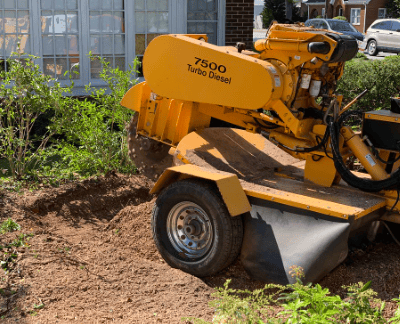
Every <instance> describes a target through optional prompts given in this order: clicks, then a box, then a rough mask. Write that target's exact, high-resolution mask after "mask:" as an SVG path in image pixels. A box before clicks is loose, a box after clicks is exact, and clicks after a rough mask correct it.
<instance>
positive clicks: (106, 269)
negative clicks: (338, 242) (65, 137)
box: [0, 175, 400, 323]
mask: <svg viewBox="0 0 400 324" xmlns="http://www.w3.org/2000/svg"><path fill="white" fill-rule="evenodd" d="M152 185H153V183H152V181H150V180H148V179H147V178H145V177H143V176H132V177H128V176H121V175H111V176H109V177H107V178H105V177H104V178H98V179H91V180H87V181H84V182H82V183H71V184H68V185H65V186H62V187H60V188H48V189H44V190H40V191H34V192H25V193H19V194H18V193H15V194H10V193H6V192H3V193H0V221H1V222H2V221H4V220H5V219H6V218H8V217H11V218H13V219H14V220H16V221H17V222H18V223H19V224H20V225H21V230H20V231H17V232H13V233H9V234H7V235H1V236H0V245H1V246H6V245H7V246H8V248H7V249H2V250H1V251H0V252H1V253H2V255H1V256H2V257H3V258H4V255H5V253H8V254H7V255H8V256H11V255H14V256H15V257H13V258H14V259H13V260H11V261H10V262H9V263H7V270H8V271H9V273H8V274H5V272H4V271H3V270H0V276H1V280H0V289H1V290H0V292H1V293H0V317H1V316H3V317H4V318H2V321H1V323H16V322H17V323H70V322H74V323H107V322H114V323H179V322H180V319H181V317H184V316H194V317H201V318H203V319H206V320H211V319H212V317H213V310H211V309H210V308H209V307H208V302H209V301H210V300H211V294H212V292H213V288H214V287H217V286H221V285H222V284H223V283H224V282H225V281H226V279H232V284H231V286H232V287H233V288H240V289H255V288H261V287H263V286H264V283H261V282H257V281H254V280H251V278H249V276H248V275H247V274H246V273H245V271H244V270H243V267H242V266H241V264H240V262H239V261H236V262H235V263H234V264H233V265H232V266H230V267H229V268H227V269H225V270H223V271H221V272H220V273H219V274H218V275H215V276H212V277H208V278H203V279H199V278H196V277H193V276H191V275H188V274H186V273H183V272H182V271H179V270H176V269H172V268H170V267H169V266H168V265H167V264H166V263H165V262H164V261H163V260H162V259H161V257H160V255H159V254H158V252H157V250H156V248H155V245H154V243H153V240H152V237H151V229H150V218H151V210H152V207H153V203H154V199H155V197H154V196H152V195H150V194H149V189H150V188H151V186H152ZM21 234H26V235H25V236H22V238H21V237H20V235H21ZM30 234H32V236H30ZM18 240H22V242H24V244H23V245H21V246H16V244H15V245H13V246H11V245H10V244H9V243H10V242H17V241H18ZM398 251H399V247H398V246H396V245H395V244H393V243H385V242H383V243H379V244H376V245H374V246H371V247H369V249H368V250H357V251H355V252H354V253H353V254H352V259H351V260H350V261H351V262H350V261H349V260H348V262H347V263H345V264H343V265H341V266H339V267H338V268H337V269H336V270H335V271H333V272H332V273H331V274H330V275H329V276H327V277H326V278H325V279H324V280H323V282H322V284H323V286H327V287H328V288H330V289H331V290H332V291H333V292H335V293H336V292H340V291H341V288H340V286H341V285H343V284H350V283H354V282H356V281H363V282H367V281H369V280H372V281H373V283H372V287H373V288H374V289H375V290H376V291H377V292H378V293H379V297H380V298H383V299H385V300H387V301H390V299H391V298H394V297H397V296H398V295H399V293H400V288H399V287H400V285H399V278H400V273H399V269H400V256H399V253H398ZM14 261H16V262H14ZM388 305H389V306H388V315H391V313H390V312H392V310H391V309H390V307H391V306H390V303H388Z"/></svg>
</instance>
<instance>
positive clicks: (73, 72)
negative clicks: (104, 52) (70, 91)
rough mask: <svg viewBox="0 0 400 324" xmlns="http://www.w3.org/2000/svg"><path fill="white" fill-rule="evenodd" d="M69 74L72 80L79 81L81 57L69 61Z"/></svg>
mask: <svg viewBox="0 0 400 324" xmlns="http://www.w3.org/2000/svg"><path fill="white" fill-rule="evenodd" d="M69 72H70V76H71V78H72V79H79V73H80V65H79V57H77V58H71V59H70V60H69Z"/></svg>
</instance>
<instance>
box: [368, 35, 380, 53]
mask: <svg viewBox="0 0 400 324" xmlns="http://www.w3.org/2000/svg"><path fill="white" fill-rule="evenodd" d="M370 47H371V48H370ZM367 53H368V55H371V56H375V55H376V54H378V44H377V42H376V40H374V39H372V40H370V41H369V42H368V44H367Z"/></svg>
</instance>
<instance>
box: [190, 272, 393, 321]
mask: <svg viewBox="0 0 400 324" xmlns="http://www.w3.org/2000/svg"><path fill="white" fill-rule="evenodd" d="M229 283H230V280H227V281H226V283H225V284H224V287H223V288H217V291H216V293H214V297H216V299H215V300H213V301H211V302H210V307H211V308H213V309H215V316H214V318H213V320H212V323H214V324H217V323H218V324H222V323H237V324H239V323H243V324H245V323H246V324H252V323H257V324H275V323H276V324H277V323H287V324H289V323H290V324H294V323H302V324H315V323H320V324H324V323H327V324H328V323H351V324H353V323H354V324H355V323H371V324H372V323H374V324H375V323H376V324H379V323H382V324H383V323H397V324H399V323H400V298H399V299H394V301H395V302H397V305H398V309H397V310H396V312H395V314H394V317H392V318H391V319H390V320H386V319H385V318H384V317H383V310H384V308H385V303H384V302H382V301H381V300H379V299H376V298H375V295H376V293H375V292H374V291H373V290H372V289H370V284H371V282H368V283H366V284H365V285H364V284H362V283H358V284H354V285H351V286H345V287H343V288H344V289H346V291H347V297H346V298H345V299H342V298H341V297H340V296H331V295H330V292H329V289H327V288H322V287H321V286H320V285H319V284H316V285H312V284H307V285H304V284H303V283H302V282H301V280H300V278H297V282H296V283H295V284H289V285H287V286H281V285H274V284H268V285H266V286H265V288H264V289H259V290H255V291H253V292H251V291H249V290H236V289H230V288H229V287H228V286H229ZM185 320H188V321H191V322H193V323H196V324H206V323H209V322H207V321H204V320H202V319H194V318H185Z"/></svg>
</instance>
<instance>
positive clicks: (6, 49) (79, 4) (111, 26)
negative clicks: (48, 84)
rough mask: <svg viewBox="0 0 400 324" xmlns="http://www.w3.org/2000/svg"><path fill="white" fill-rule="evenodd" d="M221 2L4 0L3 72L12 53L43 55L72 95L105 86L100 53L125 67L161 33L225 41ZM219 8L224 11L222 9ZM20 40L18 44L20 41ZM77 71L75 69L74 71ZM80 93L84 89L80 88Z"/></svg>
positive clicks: (0, 24) (0, 32) (43, 63)
mask: <svg viewBox="0 0 400 324" xmlns="http://www.w3.org/2000/svg"><path fill="white" fill-rule="evenodd" d="M224 3H225V2H224V1H223V0H0V70H1V69H4V68H6V65H5V63H4V61H5V59H7V58H8V57H9V56H10V54H11V53H12V52H15V51H17V49H18V46H19V48H20V51H21V52H23V53H26V54H33V55H35V56H38V57H40V58H38V59H35V63H36V64H37V65H38V66H40V68H41V69H42V70H43V72H44V73H45V74H47V75H51V76H52V77H55V78H57V79H58V80H59V81H60V83H61V84H68V83H69V77H70V76H71V77H72V78H74V79H75V81H74V84H75V89H74V94H76V95H80V94H85V92H84V91H83V89H84V87H85V85H87V84H89V83H91V84H92V85H93V86H104V85H105V83H104V82H103V81H101V80H100V78H99V77H100V75H99V74H100V71H101V68H102V67H101V65H100V61H91V60H90V59H89V57H88V54H89V52H90V51H91V52H92V54H93V55H99V56H101V57H103V58H104V59H105V61H106V62H108V63H109V65H110V66H112V67H114V68H115V67H118V68H120V69H122V70H124V69H126V68H127V66H128V64H131V63H132V62H133V60H134V58H135V56H138V57H139V58H141V57H142V56H143V54H144V51H145V49H146V46H147V45H148V44H149V43H150V42H151V41H152V40H153V39H154V38H155V37H156V36H158V35H161V34H167V33H180V34H186V33H207V34H208V36H209V40H210V42H213V43H215V44H216V43H217V42H220V44H221V43H223V40H224V28H225V23H224V19H225V14H224V13H225V11H224V10H225V7H224V5H222V4H224ZM219 9H221V10H219ZM18 44H19V45H18ZM73 72H76V73H73ZM80 91H82V92H80Z"/></svg>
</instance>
